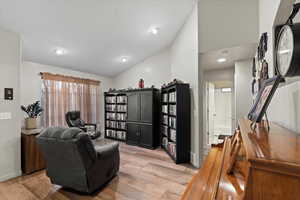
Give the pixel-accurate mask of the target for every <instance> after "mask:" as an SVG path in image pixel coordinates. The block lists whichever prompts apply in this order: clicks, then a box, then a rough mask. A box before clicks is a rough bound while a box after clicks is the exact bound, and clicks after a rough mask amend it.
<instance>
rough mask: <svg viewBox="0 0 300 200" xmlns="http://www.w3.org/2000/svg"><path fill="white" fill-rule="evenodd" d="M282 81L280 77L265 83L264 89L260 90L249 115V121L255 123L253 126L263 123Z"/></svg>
mask: <svg viewBox="0 0 300 200" xmlns="http://www.w3.org/2000/svg"><path fill="white" fill-rule="evenodd" d="M281 79H282V77H281V76H280V75H279V76H275V77H273V78H271V79H268V80H265V81H264V83H263V85H262V88H261V89H260V91H259V93H258V95H257V97H256V100H255V103H254V105H253V106H252V108H251V110H250V112H249V114H248V119H250V120H251V121H252V122H253V125H255V124H256V123H259V122H261V121H262V118H263V116H264V115H266V110H267V108H268V106H269V104H270V102H271V99H272V97H273V95H274V93H275V91H276V89H277V87H278V85H279V83H280V81H281ZM266 119H267V116H266ZM255 128H256V127H254V129H255Z"/></svg>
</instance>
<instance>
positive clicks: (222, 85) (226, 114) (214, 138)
mask: <svg viewBox="0 0 300 200" xmlns="http://www.w3.org/2000/svg"><path fill="white" fill-rule="evenodd" d="M205 86H206V98H205V101H206V103H205V104H206V106H205V107H206V134H207V137H206V145H208V146H211V145H212V144H218V143H219V142H220V140H219V136H220V135H231V134H232V119H233V117H232V116H233V112H232V107H233V87H232V83H231V82H230V81H226V82H225V81H222V82H220V81H219V82H206V84H205Z"/></svg>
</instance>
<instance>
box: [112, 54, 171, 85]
mask: <svg viewBox="0 0 300 200" xmlns="http://www.w3.org/2000/svg"><path fill="white" fill-rule="evenodd" d="M141 78H143V79H144V82H145V87H151V86H152V85H154V86H155V87H156V88H161V86H162V85H163V84H164V83H168V82H170V80H171V66H170V51H169V49H167V50H164V51H162V52H160V53H158V54H156V55H154V56H152V57H149V58H147V59H146V60H144V61H143V62H141V63H139V64H137V65H135V66H133V67H132V68H130V69H129V70H127V71H125V72H123V73H121V74H119V75H118V76H116V77H114V79H113V84H114V87H115V88H117V89H123V88H128V87H132V88H137V87H138V82H139V80H140V79H141Z"/></svg>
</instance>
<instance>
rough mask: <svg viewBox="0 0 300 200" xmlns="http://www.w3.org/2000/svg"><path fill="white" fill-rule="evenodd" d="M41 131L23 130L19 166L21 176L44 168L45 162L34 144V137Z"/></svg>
mask: <svg viewBox="0 0 300 200" xmlns="http://www.w3.org/2000/svg"><path fill="white" fill-rule="evenodd" d="M41 131H42V129H35V130H23V129H22V134H21V165H22V172H23V174H30V173H33V172H35V171H38V170H42V169H45V168H46V163H45V160H44V158H43V156H42V153H41V151H40V150H39V147H38V144H37V143H36V136H37V135H38V134H39V133H40V132H41Z"/></svg>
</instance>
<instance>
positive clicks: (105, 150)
mask: <svg viewBox="0 0 300 200" xmlns="http://www.w3.org/2000/svg"><path fill="white" fill-rule="evenodd" d="M95 150H96V152H97V157H98V158H103V157H107V156H108V157H110V156H111V155H112V154H115V153H119V144H118V143H116V142H114V143H111V144H106V145H103V146H95Z"/></svg>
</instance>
